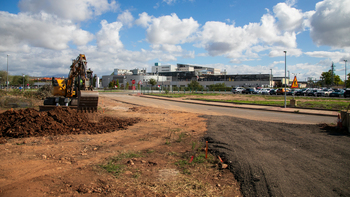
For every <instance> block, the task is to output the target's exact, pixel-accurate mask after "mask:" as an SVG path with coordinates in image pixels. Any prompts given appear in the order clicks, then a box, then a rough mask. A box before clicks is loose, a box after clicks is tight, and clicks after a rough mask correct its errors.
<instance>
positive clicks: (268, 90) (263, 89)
mask: <svg viewBox="0 0 350 197" xmlns="http://www.w3.org/2000/svg"><path fill="white" fill-rule="evenodd" d="M259 94H262V95H269V94H270V88H262V89H260V91H259Z"/></svg>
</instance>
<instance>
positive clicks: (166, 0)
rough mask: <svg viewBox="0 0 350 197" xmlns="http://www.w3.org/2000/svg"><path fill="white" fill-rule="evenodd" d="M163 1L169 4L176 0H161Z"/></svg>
mask: <svg viewBox="0 0 350 197" xmlns="http://www.w3.org/2000/svg"><path fill="white" fill-rule="evenodd" d="M163 2H164V3H166V4H168V5H171V4H173V3H175V2H176V0H163Z"/></svg>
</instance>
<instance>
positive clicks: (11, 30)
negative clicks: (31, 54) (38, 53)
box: [0, 12, 93, 51]
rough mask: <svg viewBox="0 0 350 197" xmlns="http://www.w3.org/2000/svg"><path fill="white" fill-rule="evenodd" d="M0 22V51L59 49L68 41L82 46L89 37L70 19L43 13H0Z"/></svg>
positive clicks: (90, 37) (87, 33)
mask: <svg viewBox="0 0 350 197" xmlns="http://www.w3.org/2000/svg"><path fill="white" fill-rule="evenodd" d="M0 21H1V23H0V31H1V34H0V51H28V50H29V48H30V47H43V48H47V49H54V50H61V49H66V48H68V47H69V46H68V43H69V42H70V41H72V42H73V43H74V44H76V45H85V44H87V43H88V42H89V41H91V40H92V39H93V35H92V34H90V33H89V32H87V31H84V30H82V29H79V28H78V27H77V26H76V25H75V24H73V23H72V22H71V21H69V20H62V19H59V18H57V17H56V16H52V15H50V14H46V13H40V14H35V15H30V14H28V13H19V14H18V15H16V14H10V13H8V12H0Z"/></svg>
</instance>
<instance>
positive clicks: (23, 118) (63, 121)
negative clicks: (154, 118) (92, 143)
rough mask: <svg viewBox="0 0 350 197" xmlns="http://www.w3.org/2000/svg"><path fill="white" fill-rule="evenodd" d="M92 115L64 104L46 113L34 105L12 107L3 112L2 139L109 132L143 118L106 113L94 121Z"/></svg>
mask: <svg viewBox="0 0 350 197" xmlns="http://www.w3.org/2000/svg"><path fill="white" fill-rule="evenodd" d="M90 116H91V115H90V114H86V113H81V112H78V111H77V110H74V109H70V108H62V107H57V108H55V109H53V110H51V111H44V112H39V111H37V110H35V109H33V108H28V109H25V110H18V111H10V110H8V111H6V112H4V113H2V114H0V138H23V137H31V136H48V135H68V134H81V133H87V134H98V133H107V132H113V131H116V130H121V129H126V128H127V127H128V126H131V125H134V124H136V123H138V122H139V121H140V119H139V118H129V119H119V118H113V117H107V116H103V117H101V118H99V117H97V119H99V120H98V121H95V122H92V121H91V118H89V117H90ZM95 116H98V114H95ZM95 118H96V117H95Z"/></svg>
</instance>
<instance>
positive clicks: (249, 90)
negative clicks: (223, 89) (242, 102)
mask: <svg viewBox="0 0 350 197" xmlns="http://www.w3.org/2000/svg"><path fill="white" fill-rule="evenodd" d="M253 92H255V88H247V89H245V90H243V91H242V94H253Z"/></svg>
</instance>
